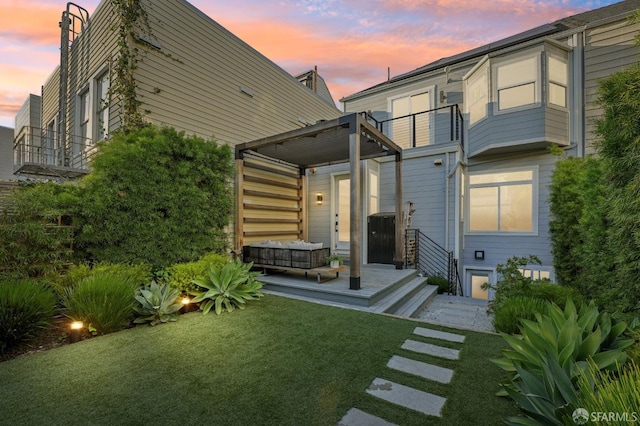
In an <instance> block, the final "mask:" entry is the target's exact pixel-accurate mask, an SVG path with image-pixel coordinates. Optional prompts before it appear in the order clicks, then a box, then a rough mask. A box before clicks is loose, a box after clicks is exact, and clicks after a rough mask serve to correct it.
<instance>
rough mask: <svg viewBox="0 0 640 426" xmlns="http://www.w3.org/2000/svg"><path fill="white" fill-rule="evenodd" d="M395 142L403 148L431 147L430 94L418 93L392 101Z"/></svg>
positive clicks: (392, 124)
mask: <svg viewBox="0 0 640 426" xmlns="http://www.w3.org/2000/svg"><path fill="white" fill-rule="evenodd" d="M390 103H391V116H392V118H393V121H392V122H391V133H392V135H391V136H392V138H393V141H394V142H395V143H396V144H398V145H399V146H400V147H402V148H414V147H417V146H424V145H429V141H430V134H429V133H430V126H429V113H428V112H426V111H429V109H430V108H431V100H430V92H422V93H416V94H414V95H410V96H403V97H400V98H395V99H391V100H390Z"/></svg>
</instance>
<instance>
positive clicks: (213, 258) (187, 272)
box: [166, 253, 229, 293]
mask: <svg viewBox="0 0 640 426" xmlns="http://www.w3.org/2000/svg"><path fill="white" fill-rule="evenodd" d="M227 262H229V257H228V256H225V255H222V254H217V253H208V254H205V255H204V256H202V257H201V258H200V259H198V260H196V261H193V262H186V263H177V264H175V265H172V266H170V267H169V268H167V270H166V271H167V274H166V276H167V278H166V279H167V282H168V283H169V285H171V287H173V288H177V289H178V290H180V291H182V292H183V293H192V292H194V291H196V290H198V287H197V286H196V285H195V284H194V283H193V281H194V280H196V279H198V278H203V277H204V276H205V275H206V274H207V272H208V271H209V269H210V268H211V267H214V268H216V269H220V268H222V267H223V266H224V265H225V264H226V263H227Z"/></svg>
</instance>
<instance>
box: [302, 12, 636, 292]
mask: <svg viewBox="0 0 640 426" xmlns="http://www.w3.org/2000/svg"><path fill="white" fill-rule="evenodd" d="M639 7H640V1H638V0H628V1H624V2H621V3H617V4H613V5H611V6H607V7H603V8H600V9H596V10H592V11H588V12H585V13H581V14H578V15H575V16H571V17H568V18H564V19H560V20H558V21H556V22H552V23H550V24H547V25H542V26H539V27H536V28H533V29H531V30H529V31H525V32H523V33H520V34H517V35H514V36H512V37H508V38H506V39H503V40H500V41H497V42H495V43H491V44H489V45H486V46H482V47H479V48H476V49H473V50H470V51H467V52H463V53H460V54H458V55H454V56H451V57H448V58H443V59H440V60H438V61H436V62H433V63H431V64H428V65H425V66H423V67H421V68H418V69H416V70H414V71H411V72H408V73H406V74H403V75H400V76H397V77H395V78H391V79H389V80H388V81H385V82H382V83H380V84H378V85H375V86H373V87H370V88H368V89H365V90H363V91H361V92H358V93H355V94H353V95H350V96H347V97H345V98H343V99H341V102H342V105H343V110H344V112H345V113H354V112H357V113H364V114H365V115H366V116H367V117H368V119H369V121H370V122H371V123H372V124H374V125H375V126H376V127H377V128H378V129H379V130H380V131H382V132H383V133H384V134H385V135H387V136H388V137H389V138H390V139H391V140H392V141H393V142H394V143H395V144H396V145H398V146H400V147H401V148H402V168H401V170H402V171H401V178H402V187H401V188H400V192H401V194H402V203H403V211H404V213H403V215H402V217H400V216H399V215H397V214H396V213H394V212H395V211H396V208H395V206H396V205H397V199H396V196H397V194H398V187H397V184H396V183H394V182H397V173H398V168H397V166H396V165H395V161H394V159H393V158H392V157H382V158H376V159H370V160H366V161H364V164H363V167H362V168H361V171H360V175H359V176H358V179H359V181H360V182H361V183H360V185H359V186H360V190H361V191H362V194H363V195H362V200H363V201H362V212H361V221H362V223H363V224H364V225H363V229H362V232H361V235H360V238H361V241H360V244H361V247H362V250H361V261H362V262H363V263H367V262H370V263H375V262H380V261H382V263H392V262H393V259H394V256H397V254H394V253H392V251H393V250H394V246H393V244H389V243H386V244H385V243H384V241H388V238H389V235H391V238H393V232H394V225H389V222H393V221H396V222H397V221H402V226H403V227H404V228H411V229H418V230H419V232H417V233H412V234H407V235H406V240H405V244H406V247H405V249H404V250H405V253H403V255H411V256H416V253H415V252H414V247H415V246H416V245H418V246H419V247H421V248H420V249H419V252H418V254H417V256H418V257H419V258H418V259H415V262H416V263H417V267H418V268H419V269H421V270H422V271H423V272H425V273H426V274H442V275H445V276H449V277H450V278H451V279H452V281H454V282H457V284H456V285H455V286H454V288H453V290H454V291H456V292H457V293H458V294H462V295H464V296H469V297H472V298H477V299H487V298H488V296H489V295H488V294H487V292H486V291H485V290H482V289H481V287H480V286H481V284H482V283H484V282H486V281H490V282H495V281H496V279H497V277H496V265H498V264H500V263H504V262H505V261H506V260H507V259H508V258H510V257H512V256H526V255H537V256H538V257H539V258H540V259H541V260H542V266H539V267H538V266H537V265H535V266H532V267H531V269H530V270H526V271H523V272H524V273H525V274H526V275H529V276H532V277H535V278H550V279H552V280H553V279H554V270H553V266H552V261H553V259H552V256H551V243H550V238H549V226H548V222H549V206H548V203H547V198H548V193H549V191H548V186H549V183H550V179H551V174H552V172H553V170H554V167H555V163H556V161H558V159H557V157H556V156H554V155H552V154H550V152H549V151H548V148H549V147H557V148H560V149H562V150H564V152H565V153H566V154H567V155H569V156H578V157H583V156H585V155H587V154H588V153H590V152H592V148H591V142H592V141H593V139H594V135H593V124H592V119H593V118H594V117H597V116H598V115H600V113H601V111H600V110H599V109H598V107H597V105H596V104H595V103H594V100H595V97H596V90H597V86H598V81H599V80H600V79H602V78H604V77H607V76H608V75H611V74H612V73H614V72H616V71H618V70H620V69H622V68H624V67H625V66H628V65H630V64H632V63H635V62H637V60H638V48H637V47H635V45H634V43H633V37H634V35H635V34H637V33H638V30H639V29H640V26H639V25H638V24H633V25H631V24H629V23H628V22H627V17H628V15H629V14H630V13H632V12H633V11H634V10H636V9H637V8H639ZM307 176H308V194H309V201H308V212H307V215H308V221H309V223H310V227H309V229H308V236H309V239H310V240H312V241H319V242H323V243H325V244H327V245H330V246H331V247H332V248H333V249H334V250H335V251H339V252H342V253H344V254H348V253H349V249H350V247H351V246H350V245H349V237H350V234H349V226H350V222H349V220H348V219H347V218H348V217H349V214H350V204H349V201H348V200H349V195H348V193H349V189H350V184H349V182H350V180H352V179H353V174H352V173H351V172H350V168H349V166H348V165H345V164H339V165H330V166H326V167H319V168H316V169H313V170H310V171H308V172H307ZM316 196H317V199H318V200H322V201H323V202H322V203H320V202H318V203H316V202H315V197H316ZM351 224H353V222H351ZM396 229H397V228H396ZM396 250H397V249H396ZM381 259H382V260H381ZM385 259H386V260H385ZM409 260H410V261H411V262H413V259H409ZM445 264H446V265H447V266H444V267H443V266H442V265H445ZM451 265H453V268H452V267H451ZM447 274H450V275H447ZM456 275H457V276H458V277H459V279H456Z"/></svg>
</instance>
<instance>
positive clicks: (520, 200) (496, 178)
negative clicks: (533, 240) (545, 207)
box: [468, 170, 536, 233]
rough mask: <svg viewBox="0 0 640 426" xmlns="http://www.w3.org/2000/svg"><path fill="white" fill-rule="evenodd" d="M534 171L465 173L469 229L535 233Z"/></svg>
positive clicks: (488, 231) (483, 231)
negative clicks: (467, 183)
mask: <svg viewBox="0 0 640 426" xmlns="http://www.w3.org/2000/svg"><path fill="white" fill-rule="evenodd" d="M535 175H536V174H535V171H534V170H522V171H506V172H502V173H485V174H472V175H470V176H469V192H468V199H469V216H468V217H469V224H468V230H469V232H472V233H473V232H477V233H494V232H501V233H502V232H505V233H508V232H520V233H530V232H535V220H536V217H535V216H536V215H535V208H536V206H535V202H534V200H535V197H534V196H535V191H536V185H535Z"/></svg>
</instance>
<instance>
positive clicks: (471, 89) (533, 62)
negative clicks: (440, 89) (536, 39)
mask: <svg viewBox="0 0 640 426" xmlns="http://www.w3.org/2000/svg"><path fill="white" fill-rule="evenodd" d="M567 49H569V48H568V47H566V46H563V45H561V44H560V43H558V42H552V41H545V42H543V43H541V44H540V45H536V46H532V47H530V48H528V49H527V50H522V51H518V52H513V53H505V54H502V55H496V56H489V55H487V56H485V57H484V58H483V59H482V60H481V61H479V62H478V64H477V65H476V66H475V67H474V68H473V69H471V71H469V72H468V73H467V75H465V76H464V81H465V84H464V100H465V108H466V109H465V111H466V113H467V116H468V123H469V126H473V125H474V124H476V123H478V122H479V121H482V119H483V118H485V117H487V115H499V114H504V113H509V112H512V111H519V110H522V109H528V108H534V107H538V106H541V105H543V104H546V105H553V106H556V107H559V108H567V107H568V104H569V90H568V87H569V61H568V50H567ZM543 64H544V66H543ZM489 104H493V107H492V108H487V106H488V105H489Z"/></svg>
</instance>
